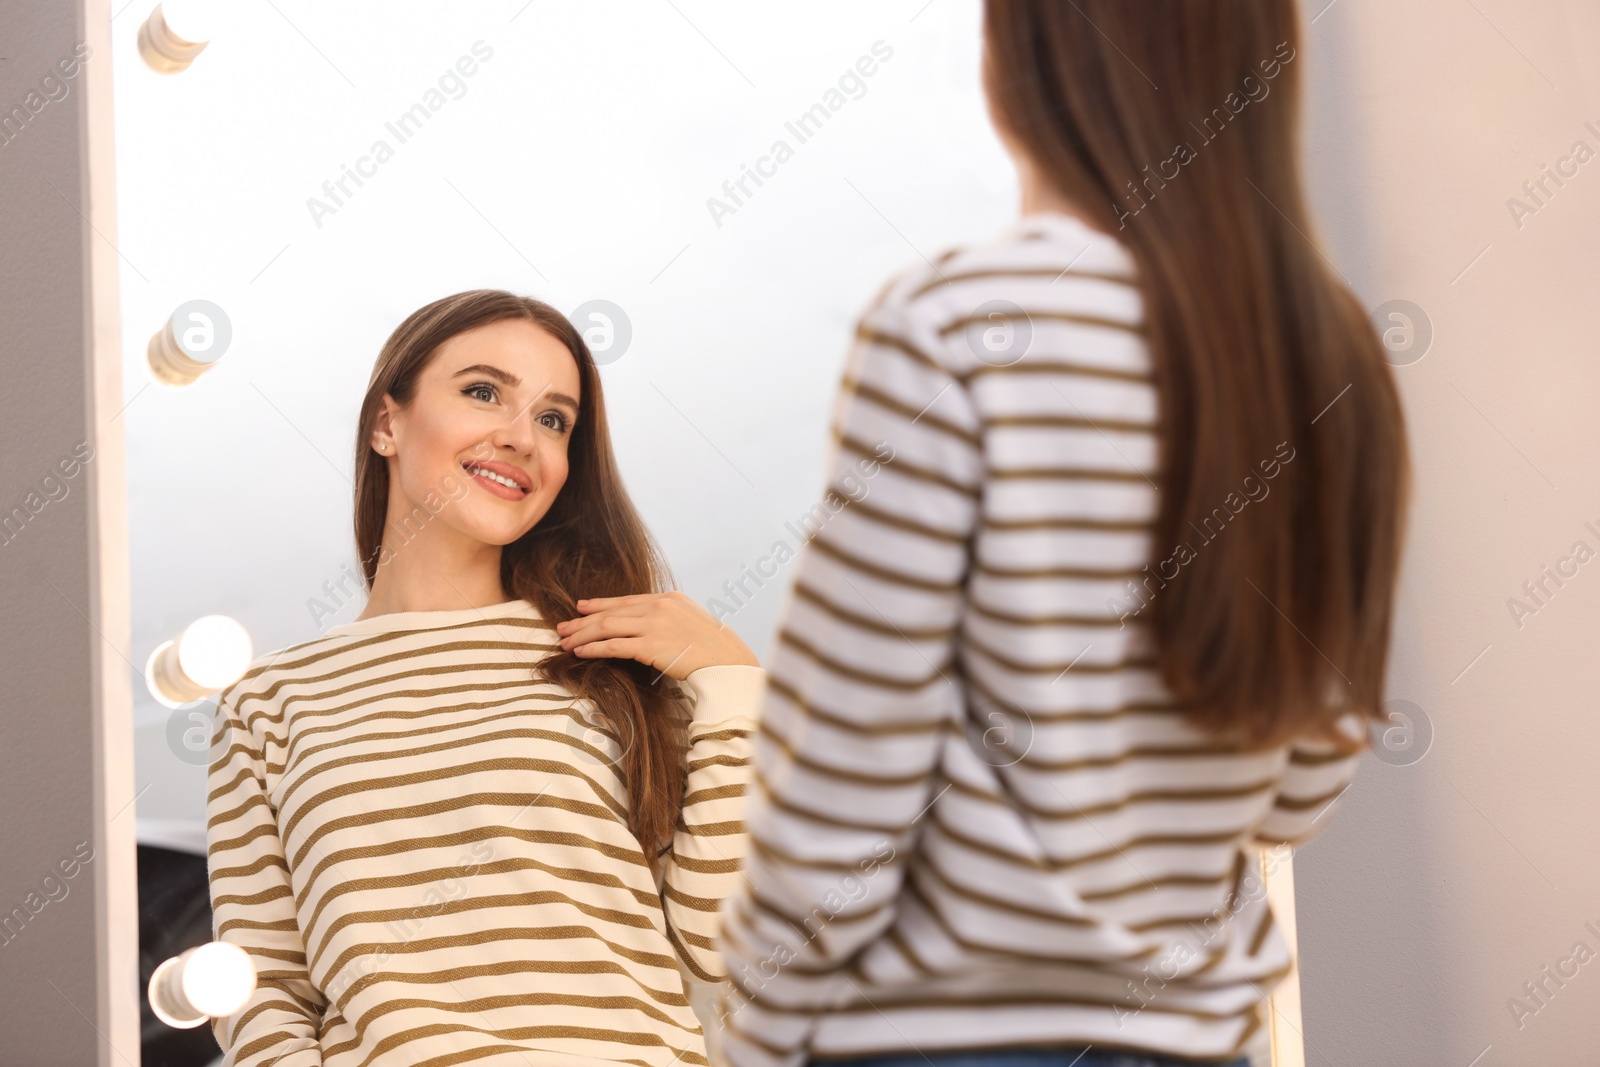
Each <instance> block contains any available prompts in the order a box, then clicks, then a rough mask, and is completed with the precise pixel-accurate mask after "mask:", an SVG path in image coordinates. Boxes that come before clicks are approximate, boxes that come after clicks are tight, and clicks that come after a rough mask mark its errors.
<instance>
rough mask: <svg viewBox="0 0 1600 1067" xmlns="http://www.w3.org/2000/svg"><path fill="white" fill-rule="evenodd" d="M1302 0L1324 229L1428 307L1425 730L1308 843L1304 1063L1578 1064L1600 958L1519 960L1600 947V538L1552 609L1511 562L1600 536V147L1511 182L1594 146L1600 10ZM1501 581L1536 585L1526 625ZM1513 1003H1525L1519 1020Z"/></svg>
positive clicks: (1302, 862) (1416, 568) (1367, 271)
mask: <svg viewBox="0 0 1600 1067" xmlns="http://www.w3.org/2000/svg"><path fill="white" fill-rule="evenodd" d="M1303 9H1304V10H1306V11H1307V14H1308V18H1309V17H1313V16H1316V15H1318V14H1319V13H1322V12H1324V10H1325V9H1326V10H1325V13H1322V14H1321V17H1320V18H1319V19H1318V20H1317V22H1316V23H1315V25H1313V26H1312V27H1311V30H1310V33H1309V36H1308V40H1307V46H1306V49H1305V51H1306V62H1307V73H1308V74H1309V75H1310V77H1311V86H1312V93H1311V105H1312V112H1311V118H1312V122H1311V127H1310V131H1309V133H1310V136H1309V144H1308V148H1309V152H1310V156H1311V162H1312V167H1311V173H1312V181H1313V187H1314V192H1315V196H1316V203H1317V208H1318V214H1319V217H1320V220H1321V222H1322V224H1323V225H1322V230H1321V236H1320V237H1318V240H1319V243H1320V244H1321V245H1322V247H1323V249H1324V251H1325V252H1326V253H1327V254H1328V255H1329V257H1330V258H1331V259H1332V260H1333V261H1334V262H1335V263H1337V264H1338V265H1339V267H1340V269H1342V270H1343V271H1344V272H1345V273H1346V274H1347V275H1348V276H1349V277H1350V280H1351V281H1352V282H1353V283H1354V285H1355V287H1356V290H1357V291H1358V292H1359V293H1360V294H1361V296H1362V297H1363V298H1364V300H1365V302H1366V303H1367V306H1368V307H1376V306H1378V305H1380V304H1382V303H1384V302H1386V301H1389V300H1395V299H1404V300H1410V301H1413V302H1414V303H1416V304H1417V305H1419V306H1420V307H1421V308H1422V309H1423V310H1424V312H1425V313H1426V315H1427V317H1428V319H1429V320H1431V323H1432V326H1433V330H1434V340H1433V345H1432V348H1431V350H1429V351H1428V353H1427V355H1426V356H1425V357H1424V358H1423V359H1421V360H1420V361H1419V362H1416V363H1413V364H1411V365H1409V366H1401V367H1398V368H1397V369H1396V374H1397V376H1398V377H1399V380H1400V385H1401V389H1402V391H1403V393H1404V399H1405V406H1406V413H1407V416H1408V419H1409V422H1410V427H1409V429H1410V433H1411V443H1412V450H1413V458H1414V461H1415V463H1416V471H1417V489H1418V492H1417V498H1416V501H1415V505H1414V510H1413V513H1412V517H1411V522H1412V533H1411V542H1410V546H1409V553H1408V555H1407V557H1406V561H1405V568H1404V574H1403V580H1402V587H1401V598H1400V612H1399V617H1398V619H1397V627H1396V634H1395V642H1394V653H1395V661H1394V669H1393V673H1392V678H1391V682H1390V695H1391V697H1393V698H1398V699H1404V700H1409V701H1411V702H1413V703H1414V704H1415V705H1417V706H1418V707H1419V708H1420V709H1421V712H1422V715H1423V716H1424V717H1425V721H1426V722H1427V723H1429V724H1431V729H1432V732H1433V739H1432V744H1431V747H1429V748H1427V750H1426V754H1425V755H1423V756H1422V758H1421V759H1420V760H1419V761H1416V762H1411V763H1409V765H1398V764H1405V763H1406V762H1407V760H1408V759H1410V758H1413V757H1414V756H1415V755H1416V754H1417V750H1415V749H1414V750H1413V751H1412V753H1411V754H1410V756H1409V757H1408V756H1406V755H1404V754H1403V753H1394V754H1393V755H1392V756H1391V759H1392V760H1393V761H1394V762H1393V763H1385V762H1382V761H1380V760H1378V759H1373V758H1369V760H1368V763H1367V765H1366V766H1364V767H1363V768H1362V771H1361V773H1360V775H1359V776H1358V777H1357V779H1356V782H1355V785H1354V787H1353V788H1352V789H1351V790H1350V791H1349V793H1347V794H1346V795H1345V797H1344V800H1343V801H1342V802H1341V807H1340V809H1339V810H1338V811H1337V812H1336V813H1335V814H1334V816H1333V817H1332V819H1331V823H1330V825H1329V826H1328V827H1327V828H1326V829H1325V830H1324V831H1323V834H1322V836H1321V837H1320V838H1319V839H1317V840H1315V841H1313V842H1312V843H1311V844H1310V845H1309V846H1307V847H1306V848H1305V849H1303V850H1302V851H1301V852H1300V853H1299V855H1298V856H1297V859H1296V863H1295V881H1296V885H1297V889H1298V901H1297V904H1298V911H1299V926H1300V929H1299V934H1300V951H1301V966H1302V991H1303V995H1304V1012H1305V1036H1306V1042H1307V1043H1306V1062H1307V1063H1308V1064H1313V1065H1316V1064H1323V1065H1326V1064H1338V1065H1340V1067H1344V1065H1357V1064H1362V1065H1364V1064H1384V1065H1389V1064H1406V1065H1409V1067H1435V1065H1437V1067H1468V1065H1469V1064H1473V1065H1474V1067H1528V1065H1531V1064H1538V1065H1539V1067H1580V1065H1585V1067H1587V1065H1590V1064H1594V1063H1595V1062H1597V1059H1600V1053H1597V1052H1596V1049H1595V1045H1596V1037H1597V1034H1596V1029H1595V1020H1596V1019H1597V1018H1600V958H1597V959H1596V961H1595V962H1590V963H1587V964H1585V965H1581V966H1578V965H1577V963H1576V961H1574V962H1573V963H1569V964H1566V965H1564V966H1565V969H1566V970H1567V972H1568V974H1569V976H1570V977H1568V978H1567V979H1565V984H1564V985H1563V986H1557V985H1556V984H1555V983H1554V982H1553V981H1549V980H1548V979H1547V980H1546V988H1547V989H1548V990H1549V991H1550V992H1551V993H1552V994H1553V995H1551V996H1545V995H1543V994H1541V999H1542V1000H1544V1001H1545V1004H1544V1006H1543V1007H1538V1005H1537V1003H1536V1002H1535V1001H1532V1000H1530V999H1528V998H1527V995H1526V991H1525V990H1524V988H1523V983H1524V982H1530V981H1532V982H1537V981H1538V980H1539V979H1541V978H1542V977H1543V975H1542V968H1544V967H1545V966H1546V965H1550V966H1551V967H1555V966H1556V965H1557V963H1558V961H1560V960H1561V959H1562V958H1563V957H1567V956H1569V955H1571V954H1572V953H1573V950H1574V946H1575V945H1576V944H1577V943H1578V942H1583V943H1584V944H1586V946H1587V948H1588V950H1589V951H1590V952H1594V953H1600V936H1597V934H1596V932H1594V931H1592V930H1590V929H1587V928H1586V927H1585V924H1586V923H1588V922H1593V923H1594V925H1595V930H1600V857H1597V855H1596V852H1595V849H1594V847H1593V839H1592V836H1591V834H1592V830H1591V828H1592V827H1593V825H1594V822H1595V814H1596V812H1597V811H1600V776H1597V775H1596V774H1595V771H1594V753H1595V752H1596V751H1597V749H1600V721H1597V719H1596V718H1595V715H1594V708H1595V692H1596V689H1597V682H1600V673H1597V670H1596V656H1595V655H1594V645H1595V635H1596V633H1597V632H1600V562H1591V563H1588V564H1585V565H1583V566H1581V567H1578V568H1577V574H1576V576H1575V577H1568V578H1566V579H1563V581H1564V584H1563V585H1562V586H1560V587H1557V586H1556V585H1555V584H1554V583H1553V582H1549V581H1548V580H1547V582H1546V588H1547V589H1549V590H1550V592H1551V594H1552V595H1550V596H1548V597H1546V596H1544V595H1542V594H1541V599H1542V600H1544V604H1543V606H1538V605H1537V604H1536V603H1534V602H1532V601H1530V600H1529V599H1528V597H1527V596H1526V594H1525V592H1524V591H1523V589H1522V585H1523V583H1524V582H1527V581H1537V580H1538V579H1539V578H1540V577H1541V569H1542V568H1543V567H1544V566H1546V565H1549V566H1551V567H1554V566H1556V564H1557V561H1558V560H1559V558H1561V557H1563V556H1566V555H1567V554H1568V553H1569V552H1570V551H1571V550H1572V547H1573V544H1574V542H1575V541H1578V540H1582V541H1584V542H1586V543H1587V545H1588V548H1589V549H1590V550H1591V551H1600V535H1597V534H1596V533H1595V532H1594V530H1591V529H1588V528H1586V527H1585V525H1584V524H1585V522H1592V523H1593V524H1594V527H1595V529H1600V492H1597V491H1596V485H1597V479H1596V476H1597V474H1600V460H1597V457H1600V448H1597V447H1596V446H1597V444H1600V440H1597V438H1600V432H1597V426H1600V422H1597V419H1596V409H1597V406H1600V404H1597V402H1600V369H1597V362H1596V359H1595V356H1596V353H1597V344H1596V338H1597V331H1596V314H1595V307H1596V297H1597V295H1600V257H1597V254H1596V249H1597V248H1600V158H1596V159H1595V160H1594V161H1593V162H1589V163H1588V164H1586V165H1585V166H1583V167H1582V168H1580V169H1579V172H1578V174H1577V176H1576V177H1572V178H1570V179H1567V180H1566V184H1565V185H1564V186H1562V187H1560V188H1557V187H1556V186H1555V184H1554V183H1553V182H1550V183H1547V184H1548V188H1549V189H1550V191H1551V193H1552V194H1553V195H1551V196H1549V197H1548V198H1546V197H1544V196H1543V195H1541V200H1544V206H1542V207H1540V208H1539V210H1538V212H1537V214H1536V215H1531V216H1525V217H1523V218H1522V219H1521V222H1522V225H1521V227H1520V228H1519V226H1518V225H1517V220H1516V219H1514V217H1513V213H1512V210H1511V207H1510V206H1509V205H1508V200H1510V199H1511V198H1512V197H1515V196H1522V198H1523V199H1524V201H1525V202H1528V203H1529V205H1530V206H1534V205H1532V202H1531V201H1528V200H1527V197H1526V194H1525V193H1524V191H1523V189H1522V185H1523V183H1524V182H1526V181H1529V180H1532V179H1537V178H1539V177H1540V176H1541V174H1542V171H1541V166H1542V165H1543V164H1549V165H1551V166H1552V167H1554V166H1555V165H1556V163H1557V161H1558V160H1559V159H1560V158H1561V157H1562V156H1564V155H1566V154H1567V153H1568V152H1569V151H1570V150H1571V149H1572V147H1573V145H1574V143H1575V142H1577V141H1579V140H1582V141H1585V142H1587V143H1588V145H1589V147H1590V148H1591V149H1592V150H1594V151H1596V152H1600V10H1597V9H1596V6H1595V5H1594V4H1593V2H1592V0H1581V2H1579V0H1572V2H1569V3H1563V2H1561V0H1515V2H1512V0H1470V2H1468V0H1404V2H1403V3H1394V2H1393V0H1337V2H1336V3H1335V4H1334V5H1333V6H1331V7H1329V6H1328V0H1305V2H1304V5H1303ZM1585 122H1591V123H1593V124H1594V127H1595V129H1593V130H1590V129H1586V128H1585V125H1584V124H1585ZM1567 169H1568V170H1569V172H1570V171H1571V169H1572V167H1571V166H1570V165H1569V166H1568V168H1567ZM1313 236H1315V235H1313ZM1480 254H1481V256H1482V258H1481V259H1479V258H1477V257H1479V256H1480ZM1475 259H1476V262H1474V260H1475ZM1469 267H1470V269H1469ZM1573 566H1574V564H1568V565H1567V569H1568V570H1569V571H1570V570H1571V569H1572V568H1573ZM1513 597H1516V598H1520V599H1521V600H1523V601H1524V602H1525V603H1528V604H1529V606H1530V607H1537V612H1536V614H1533V615H1528V616H1525V617H1523V618H1522V619H1521V626H1520V628H1519V626H1518V624H1517V621H1516V620H1514V619H1513V617H1512V612H1511V608H1510V607H1509V606H1508V601H1510V600H1511V599H1512V598H1513ZM1480 657H1481V658H1480ZM1574 967H1576V970H1577V973H1576V974H1575V975H1572V971H1573V969H1574ZM1513 997H1521V998H1522V999H1523V1000H1524V1002H1525V1003H1526V1004H1527V1005H1528V1007H1529V1008H1535V1007H1537V1008H1538V1010H1537V1011H1536V1012H1534V1013H1531V1014H1523V1013H1518V1014H1519V1015H1520V1016H1521V1017H1520V1019H1519V1020H1514V1019H1513V1013H1512V1009H1511V1007H1510V1005H1509V1002H1510V1001H1511V998H1513ZM1519 1022H1520V1025H1519Z"/></svg>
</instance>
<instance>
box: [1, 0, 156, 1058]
mask: <svg viewBox="0 0 1600 1067" xmlns="http://www.w3.org/2000/svg"><path fill="white" fill-rule="evenodd" d="M109 18H110V15H109V12H108V11H106V10H105V9H104V7H103V5H93V4H91V5H90V15H89V16H87V17H86V16H85V14H84V12H83V10H82V5H81V4H80V3H76V2H71V0H50V2H33V3H17V2H7V3H5V4H3V5H0V27H3V29H0V56H3V59H4V61H3V62H0V109H3V110H4V112H5V114H0V118H4V119H6V125H5V128H4V133H3V135H0V139H3V140H4V141H5V143H4V145H3V146H0V205H3V206H0V220H3V222H0V226H3V229H0V233H3V237H0V241H3V248H4V254H3V255H0V292H3V293H4V322H3V327H0V371H3V374H4V382H5V385H4V388H3V390H0V457H3V465H0V518H3V519H4V520H5V527H4V529H3V533H0V538H3V543H0V632H3V634H4V641H3V642H0V672H3V676H4V679H5V684H4V686H3V687H0V701H3V702H4V704H3V709H4V710H3V712H0V715H3V719H0V722H3V727H4V738H5V740H4V742H3V743H0V814H3V818H0V918H3V920H4V922H5V929H4V932H3V934H0V940H3V943H0V1033H3V1035H4V1041H3V1042H0V1062H3V1063H5V1064H17V1065H27V1067H50V1065H54V1064H63V1065H66V1064H72V1065H79V1067H81V1065H84V1064H109V1063H112V1062H117V1063H123V1064H136V1063H137V1062H138V1058H139V1048H138V1033H137V1014H136V1012H137V1003H138V1001H137V999H136V996H137V990H136V988H135V987H136V984H137V961H136V955H135V953H136V951H137V946H136V938H137V930H136V926H135V924H134V922H133V916H134V912H133V901H132V899H131V888H132V877H133V864H134V852H133V820H134V816H133V809H132V805H131V803H130V802H131V801H132V799H133V788H132V781H133V775H132V751H131V740H132V731H131V728H130V720H129V712H130V707H131V705H130V703H129V692H130V676H132V675H133V674H134V673H135V672H134V671H133V669H132V665H131V664H130V663H129V662H127V660H126V659H125V658H124V652H125V651H126V649H127V648H128V644H129V642H128V631H129V627H128V610H127V609H128V597H127V565H126V554H127V548H126V533H125V530H124V528H123V518H122V516H123V512H124V511H125V507H124V505H123V503H122V501H121V494H122V491H123V490H122V486H123V484H124V477H123V469H122V452H121V443H120V429H119V426H118V424H117V423H116V422H115V420H114V418H113V417H114V416H115V414H116V412H117V409H118V407H120V404H121V387H120V382H119V379H118V374H117V364H116V358H115V355H116V331H115V308H116V284H115V280H116V279H115V267H114V264H113V263H112V260H114V257H115V251H114V250H112V249H111V248H110V247H109V245H108V244H107V243H106V242H105V241H104V240H103V239H102V238H101V237H98V236H96V235H95V232H94V230H95V229H96V228H98V229H99V230H100V231H101V232H103V233H106V234H107V235H108V236H111V237H113V238H114V235H115V233H116V226H115V220H114V215H113V214H112V213H111V211H110V207H111V193H112V185H111V177H112V176H111V173H110V170H109V167H108V166H106V165H107V164H109V161H110V160H109V154H108V149H109V145H110V140H109V132H110V129H109V118H110V116H109V111H108V108H109V100H110V95H109V88H110V86H109V80H108V79H109V71H108V70H106V69H105V66H106V62H107V60H108V59H109V47H108V40H107V39H106V34H105V33H104V32H95V31H94V30H90V31H89V37H88V40H87V42H86V43H87V45H88V48H87V50H84V49H82V48H80V47H79V46H80V43H81V42H85V29H84V27H85V25H90V26H94V25H100V24H104V25H109ZM85 54H87V55H88V58H87V60H86V61H83V62H81V63H79V64H78V66H77V67H76V69H74V63H77V62H78V57H79V56H81V55H85ZM63 61H65V63H66V65H65V67H64V68H62V67H58V63H61V62H63ZM63 70H67V71H71V76H70V77H69V76H66V75H64V73H63ZM30 94H36V95H32V96H30ZM13 108H20V109H21V110H20V111H13ZM90 158H94V159H95V160H96V163H97V169H96V170H95V171H94V173H93V176H91V173H90V168H89V166H88V160H89V159H90ZM90 219H93V220H94V224H93V226H91V224H90V221H89V220H90ZM96 306H99V307H100V308H101V309H103V310H104V311H105V312H106V313H107V314H108V315H109V319H108V318H107V315H98V316H97V315H96V314H95V308H96ZM102 709H105V710H106V711H107V714H104V715H103V714H102ZM113 816H115V818H113ZM112 887H114V888H116V889H117V890H118V892H117V893H115V894H113V893H111V892H109V889H110V888H112ZM113 1046H114V1048H113Z"/></svg>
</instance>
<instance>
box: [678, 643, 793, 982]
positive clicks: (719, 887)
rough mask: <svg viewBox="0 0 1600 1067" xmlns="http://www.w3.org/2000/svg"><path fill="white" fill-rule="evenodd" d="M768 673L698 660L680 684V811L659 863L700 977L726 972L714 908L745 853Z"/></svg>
mask: <svg viewBox="0 0 1600 1067" xmlns="http://www.w3.org/2000/svg"><path fill="white" fill-rule="evenodd" d="M766 675H767V672H766V671H765V670H763V669H762V668H760V667H756V666H751V665H747V664H742V663H728V664H719V665H716V666H712V667H701V668H700V669H699V670H696V671H692V672H690V674H689V676H688V677H687V678H685V679H684V681H683V683H682V684H683V688H684V690H685V691H686V692H687V694H688V696H689V698H690V702H691V709H692V710H691V719H690V721H689V727H688V734H689V737H688V740H689V751H688V762H689V773H688V779H687V782H686V783H685V787H684V797H683V816H682V819H681V821H680V822H679V824H678V830H677V832H676V833H675V834H674V835H673V840H672V846H671V854H670V855H669V856H668V857H667V862H666V864H664V874H663V878H662V888H661V908H662V911H663V913H664V914H665V915H666V920H667V933H668V936H670V937H671V938H672V941H673V944H674V946H676V948H677V950H678V955H679V958H680V959H682V960H683V964H684V967H685V968H687V969H688V971H689V973H690V974H692V975H693V976H694V977H695V978H697V979H699V980H701V981H703V982H720V981H722V980H723V979H724V978H726V977H727V972H726V971H725V970H724V969H723V965H722V958H721V956H720V954H719V953H718V952H717V948H716V940H717V925H718V918H717V916H718V909H719V908H720V907H721V905H722V901H723V899H724V898H725V897H727V895H728V894H729V893H730V892H731V891H732V889H733V886H734V883H736V882H737V881H738V880H739V877H740V875H739V870H740V866H741V864H742V862H743V860H744V855H745V829H744V818H743V805H744V792H745V782H746V779H747V778H748V776H749V770H750V735H751V733H752V732H753V731H754V729H755V716H756V710H757V708H758V707H759V705H760V701H761V691H762V688H763V686H764V685H765V684H766Z"/></svg>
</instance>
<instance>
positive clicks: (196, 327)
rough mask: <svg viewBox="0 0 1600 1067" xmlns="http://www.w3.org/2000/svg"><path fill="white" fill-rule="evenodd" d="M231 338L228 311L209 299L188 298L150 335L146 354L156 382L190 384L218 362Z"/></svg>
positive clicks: (230, 322) (231, 331) (231, 330)
mask: <svg viewBox="0 0 1600 1067" xmlns="http://www.w3.org/2000/svg"><path fill="white" fill-rule="evenodd" d="M232 341H233V323H232V321H231V320H230V319H229V318H228V313H227V312H226V311H224V310H222V308H220V307H218V306H217V305H216V304H213V303H212V302H211V301H209V300H187V301H185V302H184V303H182V304H179V305H178V306H177V307H176V308H175V309H173V312H172V314H171V315H169V316H168V317H167V321H166V322H165V323H163V324H162V327H161V329H159V330H157V331H156V332H155V333H153V334H151V335H150V342H149V344H147V345H145V357H146V360H147V362H148V363H149V364H150V373H151V374H152V375H154V376H155V378H156V380H157V381H160V382H164V383H166V384H167V385H189V384H191V383H192V382H194V381H196V380H197V379H198V378H199V377H200V375H202V374H204V373H205V372H206V371H208V370H210V369H211V368H212V367H214V366H216V365H217V361H218V360H219V359H221V358H222V357H223V354H224V353H226V352H227V351H228V345H229V344H231V343H232Z"/></svg>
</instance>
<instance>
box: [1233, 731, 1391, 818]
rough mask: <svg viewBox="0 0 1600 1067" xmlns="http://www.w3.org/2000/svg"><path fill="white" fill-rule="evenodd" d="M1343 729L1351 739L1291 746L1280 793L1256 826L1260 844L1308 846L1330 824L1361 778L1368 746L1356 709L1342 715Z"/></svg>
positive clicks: (1300, 742)
mask: <svg viewBox="0 0 1600 1067" xmlns="http://www.w3.org/2000/svg"><path fill="white" fill-rule="evenodd" d="M1338 729H1339V732H1340V733H1342V734H1344V735H1345V737H1346V738H1348V740H1347V741H1343V742H1334V741H1332V740H1316V741H1299V742H1296V743H1294V744H1292V745H1290V746H1289V758H1288V762H1287V764H1286V765H1285V767H1284V771H1283V777H1282V778H1281V779H1279V782H1278V793H1277V797H1276V798H1275V799H1274V800H1273V803H1272V807H1271V809H1270V810H1268V812H1267V814H1266V817H1265V818H1263V819H1262V821H1261V822H1260V824H1259V825H1257V827H1256V830H1255V842H1256V844H1258V845H1264V846H1268V847H1270V846H1275V845H1292V846H1299V845H1303V844H1305V843H1306V842H1307V841H1310V840H1311V839H1312V838H1313V837H1315V836H1316V835H1317V834H1318V833H1320V832H1321V830H1322V828H1323V827H1324V826H1326V825H1328V821H1329V820H1328V815H1329V814H1330V813H1331V812H1332V811H1333V809H1334V806H1335V805H1336V804H1337V803H1338V802H1339V798H1340V797H1342V796H1344V792H1345V790H1346V789H1348V788H1350V784H1351V783H1352V782H1353V781H1354V780H1355V776H1356V769H1357V768H1358V767H1359V766H1360V764H1361V754H1362V753H1363V752H1365V751H1366V748H1367V745H1368V739H1367V735H1366V732H1365V730H1364V729H1363V723H1362V720H1361V718H1360V717H1359V716H1358V715H1357V714H1356V713H1355V712H1349V713H1347V714H1346V715H1345V716H1344V717H1343V718H1341V719H1340V720H1339V724H1338Z"/></svg>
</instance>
